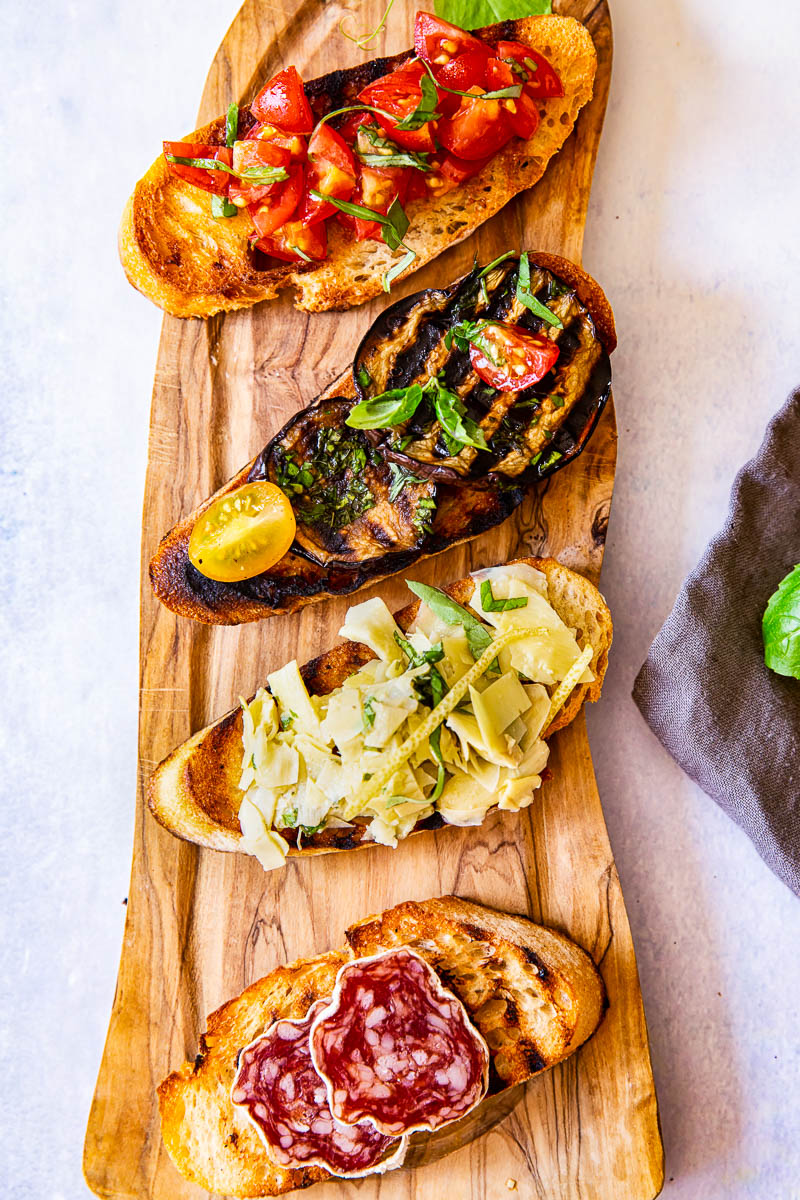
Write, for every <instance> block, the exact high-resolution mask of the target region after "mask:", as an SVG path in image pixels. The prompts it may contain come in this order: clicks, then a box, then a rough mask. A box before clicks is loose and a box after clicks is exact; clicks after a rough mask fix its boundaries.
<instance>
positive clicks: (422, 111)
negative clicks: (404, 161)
mask: <svg viewBox="0 0 800 1200" xmlns="http://www.w3.org/2000/svg"><path fill="white" fill-rule="evenodd" d="M423 66H424V67H425V70H426V71H428V72H430V68H429V67H428V64H427V63H423ZM419 86H420V93H421V96H420V102H419V104H418V105H417V107H416V108H415V109H414V111H413V112H410V113H409V114H408V116H406V117H403V119H402V121H397V122H396V124H395V128H396V129H400V130H403V131H404V132H405V131H408V132H412V131H413V130H415V129H421V128H422V126H423V125H427V123H428V121H438V120H439V117H440V116H441V115H442V114H441V113H438V112H437V111H436V103H437V101H438V99H439V94H438V92H437V91H436V82H435V81H434V78H433V75H432V74H430V73H429V74H427V75H422V76H421V77H420V81H419ZM393 119H394V118H393Z"/></svg>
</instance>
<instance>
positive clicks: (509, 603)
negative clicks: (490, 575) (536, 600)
mask: <svg viewBox="0 0 800 1200" xmlns="http://www.w3.org/2000/svg"><path fill="white" fill-rule="evenodd" d="M481 607H482V608H483V611H484V612H511V610H512V609H514V608H527V607H528V597H527V596H512V597H509V599H508V600H497V599H496V598H495V595H494V592H493V591H492V581H491V580H490V579H484V581H483V583H482V584H481Z"/></svg>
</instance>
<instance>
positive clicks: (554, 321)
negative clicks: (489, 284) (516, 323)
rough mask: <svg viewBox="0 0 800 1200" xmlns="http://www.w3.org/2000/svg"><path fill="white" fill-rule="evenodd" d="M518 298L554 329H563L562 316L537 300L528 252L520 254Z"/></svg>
mask: <svg viewBox="0 0 800 1200" xmlns="http://www.w3.org/2000/svg"><path fill="white" fill-rule="evenodd" d="M517 299H518V300H519V302H520V304H524V305H525V307H526V308H528V309H530V311H531V312H532V313H533V315H534V316H535V317H540V318H541V320H542V321H545V322H546V323H547V324H548V325H552V326H553V328H554V329H563V328H564V325H563V322H562V321H561V319H560V317H557V316H556V314H555V313H552V312H550V309H549V308H547V307H546V306H545V305H544V304H542V303H541V301H539V300H537V299H536V297H535V296H534V294H533V292H532V291H531V266H530V263H529V262H528V252H527V250H526V251H525V253H524V254H520V256H519V275H518V276H517Z"/></svg>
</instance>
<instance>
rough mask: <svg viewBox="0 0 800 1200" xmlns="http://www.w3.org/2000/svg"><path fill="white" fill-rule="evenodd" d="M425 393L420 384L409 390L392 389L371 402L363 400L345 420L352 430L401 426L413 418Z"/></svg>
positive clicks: (413, 385)
mask: <svg viewBox="0 0 800 1200" xmlns="http://www.w3.org/2000/svg"><path fill="white" fill-rule="evenodd" d="M422 396H423V391H422V388H421V387H420V385H419V384H418V383H414V384H412V385H411V387H407V388H392V389H391V390H390V391H388V392H381V393H380V395H378V396H372V397H370V399H369V400H362V401H361V402H360V403H359V404H357V405H356V406H355V408H352V409H351V410H350V412H349V413H348V415H347V418H346V419H345V425H349V426H350V428H351V429H385V428H386V427H387V426H389V425H400V424H401V423H402V422H403V421H407V420H408V419H409V417H413V415H414V413H415V412H416V411H417V408H418V407H419V405H420V402H421V401H422Z"/></svg>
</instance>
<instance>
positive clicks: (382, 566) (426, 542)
mask: <svg viewBox="0 0 800 1200" xmlns="http://www.w3.org/2000/svg"><path fill="white" fill-rule="evenodd" d="M528 257H529V260H530V263H531V266H532V268H541V269H542V270H545V271H550V272H552V273H553V275H555V276H556V277H557V278H558V279H559V280H562V281H564V282H565V283H566V284H568V285H569V287H570V288H572V289H574V291H575V294H576V295H577V297H578V299H579V300H580V302H581V303H582V304H583V305H584V306H585V307H586V310H587V312H588V314H589V316H590V317H591V320H592V322H593V324H594V326H595V329H596V331H597V338H598V341H599V342H600V343H601V345H602V347H603V349H604V350H605V352H606V353H608V354H610V353H611V352H612V351H613V350H614V348H615V346H616V344H617V339H616V331H615V326H614V314H613V312H612V310H611V306H610V304H609V302H608V300H607V299H606V297H605V295H604V293H603V290H602V288H601V287H600V285H599V284H598V283H597V282H596V281H595V280H594V279H593V278H592V277H591V276H590V275H587V273H586V272H585V271H584V270H583V269H582V268H581V267H578V266H576V265H575V264H574V263H572V262H570V261H569V260H568V259H565V258H562V257H561V256H560V255H556V254H549V253H547V252H546V251H541V250H536V251H530V252H529V254H528ZM419 295H421V296H422V295H424V293H419ZM391 312H392V309H389V310H388V313H389V314H391ZM388 319H389V317H387V316H386V314H384V315H383V316H381V317H379V318H378V320H377V322H376V324H377V325H380V323H381V322H383V321H385V320H388ZM373 329H374V326H373ZM367 336H368V337H369V336H372V330H370V332H369V333H368V335H367ZM362 345H363V343H362ZM357 365H358V356H357V354H356V358H355V361H354V365H353V367H352V368H348V369H347V370H346V371H345V372H344V373H343V374H342V375H341V376H340V377H339V378H338V379H336V380H334V382H333V383H332V384H330V386H329V387H328V388H326V389H325V391H324V392H323V393H322V394H321V395H320V396H318V397H317V398H316V401H315V402H314V404H315V406H322V405H325V404H328V403H332V402H333V401H334V400H335V399H337V398H340V397H341V398H344V399H346V400H350V401H352V400H353V399H354V398H355V397H356V388H355V384H354V382H353V372H354V370H355V369H356V368H357ZM305 411H309V410H308V409H307V410H305ZM595 419H596V418H595ZM593 427H594V426H592V428H593ZM284 428H286V427H284ZM581 438H582V440H581V441H580V445H581V446H582V445H584V444H585V441H586V437H585V436H584V435H581ZM262 458H263V453H262V454H261V455H258V456H256V458H254V459H253V460H252V461H251V462H249V463H248V464H247V465H246V466H245V467H243V468H242V469H241V471H239V472H238V473H237V474H236V475H234V476H233V478H232V479H229V480H228V482H227V483H226V484H224V485H223V486H222V487H221V488H220V489H219V491H217V492H216V493H215V494H214V495H213V496H209V497H208V499H207V500H204V501H203V503H202V504H200V505H198V507H197V508H196V509H194V511H193V512H191V513H189V514H188V516H186V517H183V518H182V519H181V520H180V521H179V522H178V524H177V525H175V526H174V527H173V528H172V529H171V530H170V531H169V532H168V533H167V534H165V536H164V537H163V538H162V539H161V542H160V543H159V546H158V549H157V550H156V552H155V554H154V555H153V558H152V559H151V562H150V582H151V584H152V587H153V591H154V592H155V594H156V596H157V597H158V599H159V600H160V601H161V603H162V604H164V605H166V607H167V608H169V609H171V610H172V611H173V612H176V613H178V614H179V615H180V616H184V617H190V618H192V620H195V621H202V622H204V623H206V624H219V625H238V624H240V623H242V622H245V621H257V620H261V619H265V618H268V617H271V616H277V615H279V614H282V613H292V612H296V611H297V610H298V609H300V608H303V607H305V605H306V604H315V603H317V602H318V601H319V600H325V599H327V598H328V597H330V596H334V595H337V596H341V595H352V594H353V593H354V592H357V591H359V590H360V589H361V588H363V587H366V586H367V585H368V584H372V583H377V582H379V581H380V580H381V579H385V578H387V577H388V576H390V575H393V574H396V573H397V572H398V571H401V570H405V569H406V568H407V567H409V566H410V565H411V563H413V562H417V561H420V560H421V559H423V558H427V557H430V556H431V555H432V554H438V553H439V552H440V551H441V550H444V549H446V548H447V547H449V546H453V545H457V544H458V543H459V542H464V541H467V540H469V539H470V538H474V537H477V536H478V535H479V534H480V533H483V532H485V531H486V530H487V529H491V528H493V527H494V526H496V525H499V524H501V523H502V522H503V521H505V520H506V518H507V517H508V516H509V515H510V514H511V513H512V512H513V511H514V509H515V508H516V507H517V506H518V505H519V504H521V503H522V501H523V499H524V498H525V496H526V495H527V494H528V485H527V484H526V483H524V482H522V483H519V482H517V483H516V484H515V485H514V481H513V479H510V480H508V481H507V482H506V484H505V485H504V486H500V480H499V479H496V481H495V484H494V485H492V486H486V481H484V480H476V481H474V482H473V481H470V480H463V481H461V482H460V483H459V484H457V485H456V484H448V483H441V484H439V486H438V489H437V504H436V513H435V516H434V518H433V523H432V528H431V530H430V532H429V533H428V534H427V535H426V536H425V538H424V539H423V540H422V542H421V543H420V545H419V546H418V548H416V549H414V550H407V551H405V552H399V551H398V550H397V548H396V546H395V545H394V544H393V540H392V536H391V530H390V531H388V533H387V534H386V535H385V537H384V549H385V553H384V554H383V555H382V556H381V557H376V558H370V559H368V560H367V561H365V562H362V563H360V564H357V565H352V566H348V567H346V568H337V567H336V565H335V564H334V566H333V568H331V567H329V566H326V565H323V564H322V563H320V562H314V561H312V560H311V559H310V558H308V557H305V556H303V555H302V554H300V553H298V552H297V550H296V549H293V548H290V549H289V551H288V552H287V553H286V554H285V555H284V556H283V558H282V559H280V560H279V562H277V563H275V565H274V566H272V567H270V569H269V571H267V572H265V573H264V574H263V575H260V576H256V577H255V578H254V579H248V580H244V581H242V582H239V583H219V582H216V581H215V580H212V579H208V578H206V576H204V575H201V573H200V572H199V571H197V570H196V569H195V568H194V567H193V566H192V564H191V563H190V561H189V553H188V551H189V540H190V538H191V535H192V531H193V529H194V527H195V525H196V523H197V521H198V520H199V519H200V518H201V517H202V516H203V514H204V513H205V512H207V511H208V509H209V508H210V507H211V505H212V504H213V503H214V502H215V501H216V500H218V499H219V498H220V497H222V496H225V495H227V494H229V493H230V492H233V491H235V490H236V489H237V488H238V487H241V486H242V485H243V484H245V483H247V482H248V481H249V480H250V479H251V478H253V479H261V478H263V477H264V474H263V471H261V470H260V469H259V463H260V462H261V460H262ZM564 461H569V458H568V457H567V458H566V459H565V460H564ZM554 469H558V468H554ZM512 485H513V486H512Z"/></svg>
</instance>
